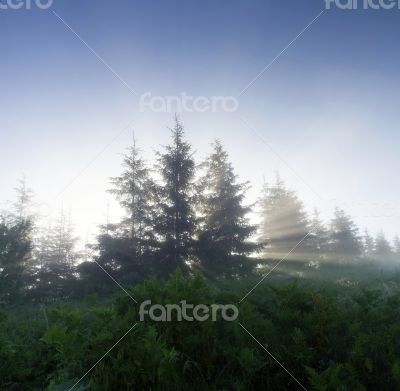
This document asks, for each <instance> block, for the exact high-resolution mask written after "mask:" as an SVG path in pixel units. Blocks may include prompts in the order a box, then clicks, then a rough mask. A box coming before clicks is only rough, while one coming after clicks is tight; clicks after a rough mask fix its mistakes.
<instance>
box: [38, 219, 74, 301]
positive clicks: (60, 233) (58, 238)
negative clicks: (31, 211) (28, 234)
mask: <svg viewBox="0 0 400 391" xmlns="http://www.w3.org/2000/svg"><path fill="white" fill-rule="evenodd" d="M76 243H77V238H76V237H75V236H74V233H73V228H72V224H71V220H70V218H67V217H66V216H65V214H64V213H63V212H60V215H59V217H58V218H57V220H56V221H55V224H53V225H50V226H49V228H48V229H47V230H45V231H44V232H43V233H42V235H41V236H40V237H39V239H38V243H37V248H36V251H35V253H36V254H35V259H36V262H35V264H36V265H35V269H36V270H33V273H34V275H35V287H36V290H35V293H36V296H39V297H49V296H51V297H66V296H70V295H71V294H72V288H73V287H74V282H75V279H76V278H75V270H76V261H77V260H78V258H79V254H78V252H77V251H76Z"/></svg>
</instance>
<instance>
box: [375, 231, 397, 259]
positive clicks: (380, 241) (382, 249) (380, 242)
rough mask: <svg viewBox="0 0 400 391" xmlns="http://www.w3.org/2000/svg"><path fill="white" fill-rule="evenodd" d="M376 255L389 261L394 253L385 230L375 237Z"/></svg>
mask: <svg viewBox="0 0 400 391" xmlns="http://www.w3.org/2000/svg"><path fill="white" fill-rule="evenodd" d="M375 255H376V256H377V258H378V259H379V260H381V261H387V260H389V258H390V257H391V256H392V255H393V249H392V246H391V245H390V243H389V241H388V240H387V239H386V236H385V234H384V233H383V232H379V233H378V235H377V237H376V239H375Z"/></svg>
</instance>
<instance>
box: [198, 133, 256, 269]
mask: <svg viewBox="0 0 400 391" xmlns="http://www.w3.org/2000/svg"><path fill="white" fill-rule="evenodd" d="M203 167H204V169H205V172H204V176H203V178H202V179H201V180H200V183H199V190H200V191H199V199H200V202H199V204H200V205H199V206H200V214H201V218H200V227H199V239H198V254H199V256H200V260H201V266H202V268H203V270H205V271H207V272H211V273H214V274H216V275H217V276H221V277H232V276H244V275H246V274H248V273H249V272H250V271H251V265H252V264H254V262H253V263H251V262H250V261H248V260H247V259H246V258H245V257H244V256H245V255H249V254H251V253H253V252H255V251H256V250H258V249H259V248H260V247H261V246H258V245H257V244H255V243H253V242H250V241H249V238H250V237H251V236H252V235H253V234H254V232H255V231H256V229H257V227H256V226H255V225H251V224H250V223H249V219H248V218H247V215H248V213H249V212H250V211H251V208H250V207H249V206H244V205H243V202H244V200H245V192H246V190H247V188H248V184H247V183H238V181H237V179H238V178H237V175H235V173H234V170H233V167H232V165H231V163H230V162H229V160H228V154H227V153H226V152H225V151H224V149H223V147H222V144H221V143H220V141H218V140H217V141H215V143H214V144H213V152H212V153H211V155H210V156H209V157H208V159H207V160H206V161H205V162H204V164H203Z"/></svg>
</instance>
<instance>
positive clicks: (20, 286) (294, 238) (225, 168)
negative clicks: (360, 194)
mask: <svg viewBox="0 0 400 391" xmlns="http://www.w3.org/2000/svg"><path fill="white" fill-rule="evenodd" d="M123 167H124V169H123V172H122V173H121V175H120V176H119V177H116V178H112V179H111V184H112V188H111V190H110V192H111V193H112V194H114V195H115V196H116V198H117V200H118V201H119V203H120V205H121V206H122V208H123V209H124V211H125V214H124V217H123V218H122V219H121V221H119V222H118V223H117V224H111V223H107V224H105V225H103V226H101V229H100V233H99V235H98V237H97V240H96V242H95V243H93V244H91V245H89V246H88V249H87V250H88V251H86V254H85V255H84V254H82V253H80V252H78V251H77V250H76V242H77V239H76V238H75V236H74V234H73V229H72V227H71V224H70V221H69V219H67V218H66V217H65V216H64V215H63V214H61V215H60V218H59V219H58V220H57V221H56V222H55V223H54V224H52V226H50V227H49V228H48V229H46V230H43V229H40V230H39V229H38V224H37V221H36V220H37V219H36V218H35V217H34V216H33V215H32V214H31V213H30V212H29V210H30V207H29V205H30V203H31V198H32V195H31V192H30V190H29V189H28V188H27V186H26V184H25V182H24V181H21V184H20V186H19V187H18V188H17V199H16V202H15V204H14V207H13V209H12V211H10V212H3V213H2V215H1V217H0V219H1V220H0V302H1V303H9V302H15V301H20V300H26V299H30V300H49V299H50V300H54V299H60V298H68V297H71V296H73V295H82V294H86V293H91V292H108V291H110V290H111V289H113V287H114V284H115V282H113V279H115V280H117V281H119V282H121V283H127V284H133V283H138V282H141V281H143V279H144V278H146V277H148V276H153V275H155V276H158V277H161V278H165V277H167V276H168V275H169V274H170V273H171V272H172V271H174V270H175V269H176V268H180V269H181V270H182V271H183V272H184V273H191V272H192V271H193V270H195V269H198V270H201V271H202V273H203V274H204V275H205V276H206V277H208V278H213V279H238V278H242V277H245V276H249V275H251V274H254V273H256V272H259V271H260V270H261V271H262V270H263V268H262V266H263V265H265V264H267V263H268V261H271V260H275V261H279V260H281V259H285V260H288V261H296V262H297V266H298V265H300V267H304V268H305V267H323V265H324V264H328V263H330V262H340V263H349V262H352V263H357V262H360V264H362V262H365V261H366V260H374V261H375V262H383V261H384V262H386V263H388V262H392V264H393V265H394V264H395V263H396V260H397V259H398V258H400V257H399V255H400V240H399V238H396V239H395V241H394V243H393V245H391V244H390V242H389V241H388V240H387V239H386V238H385V236H384V234H383V233H382V234H379V235H378V237H377V238H375V239H374V238H372V237H371V236H370V235H369V234H368V232H365V234H364V235H361V234H360V232H359V229H358V228H357V226H356V225H355V224H354V222H353V221H352V219H351V218H350V217H349V216H348V215H346V213H345V212H344V211H343V210H340V209H336V210H335V213H334V217H333V219H332V221H331V222H330V224H328V225H324V224H323V222H322V221H321V219H320V218H319V215H318V213H317V212H315V214H314V216H312V217H309V216H308V215H307V213H306V212H305V211H304V207H303V204H302V202H301V201H300V200H299V199H298V197H297V195H296V194H295V192H293V191H291V190H289V189H288V188H287V187H286V186H285V184H284V182H283V181H282V180H281V179H280V178H279V177H278V178H277V179H276V182H275V183H274V184H272V185H270V184H265V185H264V188H263V192H262V195H261V197H260V200H259V202H258V204H257V205H256V206H250V205H247V204H246V199H245V196H246V191H247V189H248V187H249V184H248V183H247V182H240V180H239V179H238V177H237V175H236V174H235V171H234V169H233V167H232V164H231V162H230V161H229V157H228V154H227V153H226V151H225V150H224V148H223V146H222V144H221V142H220V141H218V140H216V141H215V142H214V143H213V144H212V151H211V153H210V154H209V156H208V157H207V159H206V160H205V161H204V162H202V163H201V164H196V162H195V160H194V157H193V150H192V146H191V145H190V143H189V142H188V141H186V140H185V137H184V129H183V126H182V125H181V123H180V122H179V121H178V120H176V123H175V126H174V128H173V129H171V142H170V144H169V145H167V146H166V147H164V148H163V150H162V151H159V152H157V158H156V161H155V162H154V164H153V165H152V166H150V165H149V164H148V163H147V162H145V161H144V159H143V158H142V157H141V154H140V151H139V149H138V148H137V147H136V145H135V144H134V145H133V146H131V147H130V148H129V150H128V152H127V154H126V155H125V156H124V161H123ZM254 207H257V208H258V210H259V211H260V213H261V217H262V222H261V224H260V226H257V225H254V224H252V223H251V221H250V220H249V217H248V216H249V213H250V212H251V211H252V209H253V208H254ZM88 253H90V254H91V255H90V256H89V255H88ZM255 255H257V257H256V256H255ZM399 264H400V263H399Z"/></svg>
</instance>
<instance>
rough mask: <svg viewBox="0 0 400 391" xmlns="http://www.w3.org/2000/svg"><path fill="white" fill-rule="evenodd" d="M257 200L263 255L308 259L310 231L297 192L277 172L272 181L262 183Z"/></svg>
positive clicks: (276, 257) (310, 249)
mask: <svg viewBox="0 0 400 391" xmlns="http://www.w3.org/2000/svg"><path fill="white" fill-rule="evenodd" d="M260 203H261V213H262V222H261V235H260V241H261V242H264V243H267V247H266V252H265V257H267V258H271V259H283V258H285V259H289V260H300V261H304V262H305V261H309V260H310V257H311V255H312V243H311V238H312V235H311V232H310V227H309V223H308V219H307V214H306V213H305V211H304V207H303V204H302V202H301V201H300V200H299V199H298V197H297V195H296V193H295V192H293V191H291V190H289V189H287V188H286V186H285V184H284V182H283V181H282V180H281V179H280V177H279V175H278V176H277V179H276V183H275V184H273V185H269V184H265V185H264V188H263V194H262V198H261V202H260Z"/></svg>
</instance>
